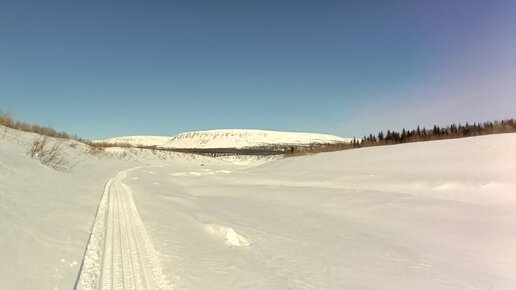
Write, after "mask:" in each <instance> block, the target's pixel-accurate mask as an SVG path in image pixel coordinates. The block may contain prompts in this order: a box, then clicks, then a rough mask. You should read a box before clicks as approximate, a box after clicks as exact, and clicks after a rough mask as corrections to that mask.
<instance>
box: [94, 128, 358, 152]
mask: <svg viewBox="0 0 516 290" xmlns="http://www.w3.org/2000/svg"><path fill="white" fill-rule="evenodd" d="M352 140H353V139H352V138H342V137H337V136H334V135H328V134H316V133H299V132H278V131H266V130H250V129H224V130H209V131H196V132H185V133H181V134H178V135H176V136H173V137H162V136H125V137H114V138H109V139H106V140H98V142H102V141H105V142H110V143H128V144H132V145H136V146H137V145H143V146H153V145H155V146H159V147H163V148H245V147H256V146H268V145H308V144H332V143H342V142H346V143H348V142H351V141H352Z"/></svg>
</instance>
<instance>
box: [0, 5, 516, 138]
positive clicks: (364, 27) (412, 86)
mask: <svg viewBox="0 0 516 290" xmlns="http://www.w3.org/2000/svg"><path fill="white" fill-rule="evenodd" d="M515 15H516V1H514V0H511V1H492V0H491V1H487V0H486V1H474V0H454V1H435V0H428V1H412V0H407V1H388V0H378V1H368V0H356V1H345V0H341V1H315V0H310V1H305V0H292V1H281V0H275V1H264V0H261V1H242V0H236V1H192V0H190V1H172V0H170V1H166V0H153V1H143V0H140V1H136V0H134V1H133V0H125V1H64V0H63V1H52V0H49V1H41V0H33V1H31V0H27V1H6V0H3V1H0V110H3V111H10V112H12V113H13V115H14V116H15V117H17V118H18V119H21V120H23V121H27V122H33V123H38V124H40V125H51V126H53V127H54V128H55V129H58V130H65V131H67V132H70V133H77V134H79V135H80V136H83V137H85V138H92V139H95V138H105V137H109V136H120V135H137V134H146V135H173V134H176V133H179V132H183V131H191V130H204V129H217V128H259V129H272V130H288V131H309V132H322V133H331V134H336V135H341V136H357V137H358V136H362V135H364V134H365V133H369V132H378V131H379V130H386V129H401V128H403V127H406V128H413V127H415V126H416V125H418V124H421V125H426V126H429V125H432V124H434V123H436V124H443V125H444V124H447V123H449V122H465V121H470V122H472V121H484V120H491V119H500V118H506V117H516V16H515Z"/></svg>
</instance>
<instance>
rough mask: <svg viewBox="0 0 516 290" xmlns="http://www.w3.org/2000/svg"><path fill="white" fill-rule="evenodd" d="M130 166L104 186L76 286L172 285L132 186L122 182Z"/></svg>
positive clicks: (142, 287) (161, 287)
mask: <svg viewBox="0 0 516 290" xmlns="http://www.w3.org/2000/svg"><path fill="white" fill-rule="evenodd" d="M138 168H139V167H137V168H133V169H130V170H135V169H138ZM130 170H126V171H121V172H119V173H118V175H117V176H116V177H114V178H111V179H110V180H109V181H108V183H107V185H106V187H105V189H104V194H103V196H102V199H101V202H100V205H99V208H98V211H97V216H96V219H95V223H94V225H93V229H92V232H91V236H90V239H89V242H88V246H87V248H86V254H85V256H84V259H83V264H82V267H81V272H80V274H79V280H78V283H77V285H76V287H75V288H76V289H169V288H170V287H169V286H168V285H167V284H168V283H167V281H166V280H165V278H164V276H163V274H162V273H161V267H160V264H159V260H158V255H157V253H156V251H155V249H154V246H153V244H152V242H151V240H150V238H149V236H148V235H147V232H146V231H145V227H144V225H143V223H142V220H141V218H140V216H139V214H138V211H137V209H136V206H135V204H134V200H133V198H132V193H131V189H130V188H129V187H128V186H127V185H125V184H124V183H123V182H122V181H123V179H124V178H125V177H126V175H127V172H128V171H130Z"/></svg>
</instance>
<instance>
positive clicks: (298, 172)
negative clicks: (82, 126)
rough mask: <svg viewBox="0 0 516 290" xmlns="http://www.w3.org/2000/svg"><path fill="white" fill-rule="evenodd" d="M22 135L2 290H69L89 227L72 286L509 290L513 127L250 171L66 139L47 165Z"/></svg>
mask: <svg viewBox="0 0 516 290" xmlns="http://www.w3.org/2000/svg"><path fill="white" fill-rule="evenodd" d="M33 139H34V135H33V134H29V133H21V132H17V131H12V130H10V131H9V133H8V134H7V136H6V137H4V138H2V137H0V199H1V202H0V230H1V232H2V235H1V236H0V257H1V261H0V263H1V264H0V281H1V284H0V288H1V289H71V288H73V286H74V284H75V283H76V282H78V280H77V279H78V277H79V272H80V268H81V267H80V266H81V262H82V260H83V255H84V254H85V248H86V245H87V244H88V239H89V237H90V230H91V229H92V225H93V223H94V221H95V228H96V229H95V228H94V231H93V233H92V235H91V239H90V244H89V246H88V251H86V256H85V257H84V265H83V267H82V272H81V279H82V278H85V279H86V280H85V282H86V283H85V284H83V283H79V289H88V287H89V286H86V285H93V287H97V286H99V285H100V286H102V285H104V286H106V287H107V288H109V287H110V286H115V285H124V287H125V286H127V287H126V289H131V288H132V287H133V286H136V285H148V286H149V287H165V288H166V287H168V286H169V285H173V286H174V289H514V288H516V278H515V277H514V272H516V247H515V246H514V245H515V244H516V232H515V231H514V230H513V229H515V228H516V181H515V179H514V176H516V134H504V135H491V136H484V137H475V138H466V139H457V140H446V141H435V142H426V143H413V144H405V145H396V146H384V147H375V148H363V149H355V150H348V151H341V152H333V153H325V154H318V155H313V156H304V157H297V158H289V159H283V160H276V161H272V162H269V163H266V164H263V161H264V160H268V159H264V160H261V161H260V162H257V163H256V164H258V163H260V164H262V165H261V166H258V167H252V166H253V162H254V161H253V160H252V159H249V160H251V161H252V162H251V161H249V160H248V161H245V160H242V159H241V158H236V157H233V159H225V160H220V159H213V158H207V157H200V156H194V155H186V154H178V153H172V152H160V151H152V150H139V149H134V148H110V149H108V150H107V151H106V152H105V153H98V154H96V155H91V154H89V153H88V152H87V149H86V147H84V145H83V144H75V143H74V142H73V141H67V142H70V144H68V143H67V144H68V145H67V146H66V147H65V153H66V156H67V158H70V159H72V163H73V162H75V161H81V162H80V163H78V164H77V165H76V166H74V167H73V168H72V169H66V168H63V169H61V170H58V171H55V170H51V169H49V168H47V167H45V166H43V165H41V164H40V163H39V162H38V161H37V160H34V159H30V158H28V157H27V156H26V154H25V152H26V150H27V147H30V143H31V141H32V140H33ZM73 144H75V145H73ZM235 158H236V159H235ZM238 164H246V165H245V166H242V165H238ZM135 167H136V168H135ZM129 168H135V169H133V170H130V171H127V169H129ZM119 172H121V173H119ZM108 180H111V181H110V183H108V184H107V185H106V182H107V181H108ZM103 193H104V195H102V194H103ZM101 197H103V199H102V200H103V202H100V201H101ZM99 203H100V206H99ZM97 208H98V213H97V215H96V212H97ZM99 216H100V217H99ZM102 216H104V218H102ZM95 218H97V219H96V220H95ZM99 221H100V222H99ZM104 221H105V223H104ZM90 245H91V247H90ZM90 249H91V251H90ZM142 259H143V260H142ZM142 265H147V268H145V269H143V268H144V267H143V266H142ZM149 271H150V272H149ZM92 275H93V276H92ZM88 283H89V284H88ZM97 283H100V284H97ZM100 288H102V287H100Z"/></svg>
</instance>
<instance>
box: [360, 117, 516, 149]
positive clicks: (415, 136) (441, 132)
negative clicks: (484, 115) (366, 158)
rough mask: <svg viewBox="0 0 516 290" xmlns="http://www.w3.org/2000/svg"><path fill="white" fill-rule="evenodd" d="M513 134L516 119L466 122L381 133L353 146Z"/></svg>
mask: <svg viewBox="0 0 516 290" xmlns="http://www.w3.org/2000/svg"><path fill="white" fill-rule="evenodd" d="M512 132H516V121H515V120H514V119H506V120H502V121H488V122H483V123H473V124H469V123H468V122H466V123H465V124H464V125H462V124H460V123H459V124H458V125H457V124H451V125H448V126H446V127H439V126H438V125H434V126H433V128H431V129H427V128H425V127H423V128H421V127H420V126H417V128H416V129H413V130H405V129H403V130H401V132H398V131H391V130H387V132H383V131H380V132H379V133H378V134H377V135H373V134H369V135H365V136H364V137H363V138H362V139H361V140H357V139H354V140H353V141H352V145H353V147H355V148H356V147H367V146H377V145H391V144H402V143H410V142H421V141H433V140H443V139H454V138H464V137H472V136H481V135H490V134H500V133H512Z"/></svg>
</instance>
